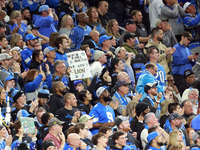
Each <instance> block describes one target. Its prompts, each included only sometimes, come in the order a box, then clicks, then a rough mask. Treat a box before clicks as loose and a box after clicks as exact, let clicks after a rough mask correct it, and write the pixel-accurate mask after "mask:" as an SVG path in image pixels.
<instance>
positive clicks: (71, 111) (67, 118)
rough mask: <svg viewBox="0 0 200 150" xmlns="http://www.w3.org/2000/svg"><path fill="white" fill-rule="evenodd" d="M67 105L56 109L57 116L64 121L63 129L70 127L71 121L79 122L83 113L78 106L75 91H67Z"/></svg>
mask: <svg viewBox="0 0 200 150" xmlns="http://www.w3.org/2000/svg"><path fill="white" fill-rule="evenodd" d="M63 99H64V102H65V106H64V107H63V108H60V109H59V110H57V111H56V115H55V116H56V117H57V118H58V119H59V120H61V121H64V122H65V123H64V124H63V131H65V130H66V129H68V128H69V126H70V125H71V123H77V122H78V119H79V117H80V115H81V112H80V111H79V110H78V108H76V107H77V99H76V97H75V95H74V94H73V93H67V94H65V95H64V98H63Z"/></svg>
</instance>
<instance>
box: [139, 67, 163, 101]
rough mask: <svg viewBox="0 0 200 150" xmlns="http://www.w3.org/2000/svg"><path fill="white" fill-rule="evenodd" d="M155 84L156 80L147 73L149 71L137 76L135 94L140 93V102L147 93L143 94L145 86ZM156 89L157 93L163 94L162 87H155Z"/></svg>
mask: <svg viewBox="0 0 200 150" xmlns="http://www.w3.org/2000/svg"><path fill="white" fill-rule="evenodd" d="M155 82H157V80H156V78H155V77H154V76H153V75H152V74H151V73H149V71H147V70H144V71H143V72H142V74H141V75H140V76H139V79H138V81H137V86H136V92H139V94H140V93H142V98H141V99H140V100H143V99H144V98H145V97H146V96H147V93H145V92H144V87H145V85H146V84H147V83H155ZM156 88H157V90H158V93H159V92H162V93H163V92H164V89H163V87H162V86H160V85H157V86H156Z"/></svg>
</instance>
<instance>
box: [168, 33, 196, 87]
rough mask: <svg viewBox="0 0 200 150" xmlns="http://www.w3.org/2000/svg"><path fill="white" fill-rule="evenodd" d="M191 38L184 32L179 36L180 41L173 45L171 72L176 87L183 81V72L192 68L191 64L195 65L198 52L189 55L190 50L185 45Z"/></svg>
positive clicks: (189, 34) (190, 35)
mask: <svg viewBox="0 0 200 150" xmlns="http://www.w3.org/2000/svg"><path fill="white" fill-rule="evenodd" d="M191 40H192V34H191V33H189V32H184V33H183V34H182V36H181V41H180V42H179V43H177V44H176V45H174V47H175V48H176V51H175V52H174V54H173V55H172V56H173V61H172V74H173V77H174V81H175V85H176V86H177V88H178V89H179V88H180V86H181V84H182V83H183V82H184V72H185V71H186V70H188V69H190V70H192V66H193V65H195V63H196V60H197V58H198V53H197V54H193V55H191V51H190V49H189V48H188V47H187V46H188V44H189V43H190V41H191Z"/></svg>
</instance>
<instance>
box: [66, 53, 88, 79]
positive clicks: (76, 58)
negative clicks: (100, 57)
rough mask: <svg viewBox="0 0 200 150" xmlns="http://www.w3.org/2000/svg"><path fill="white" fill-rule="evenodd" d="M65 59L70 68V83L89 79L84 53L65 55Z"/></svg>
mask: <svg viewBox="0 0 200 150" xmlns="http://www.w3.org/2000/svg"><path fill="white" fill-rule="evenodd" d="M67 59H68V63H69V67H70V68H71V72H70V77H71V80H72V81H74V80H78V79H84V78H90V77H91V72H90V65H89V63H88V59H87V56H86V54H85V52H84V51H75V52H70V53H67Z"/></svg>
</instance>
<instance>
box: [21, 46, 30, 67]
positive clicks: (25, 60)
mask: <svg viewBox="0 0 200 150" xmlns="http://www.w3.org/2000/svg"><path fill="white" fill-rule="evenodd" d="M32 54H33V50H32V49H30V48H28V47H25V48H24V49H23V51H22V52H21V58H22V65H23V68H24V70H28V69H29V66H30V64H31V60H32Z"/></svg>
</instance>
